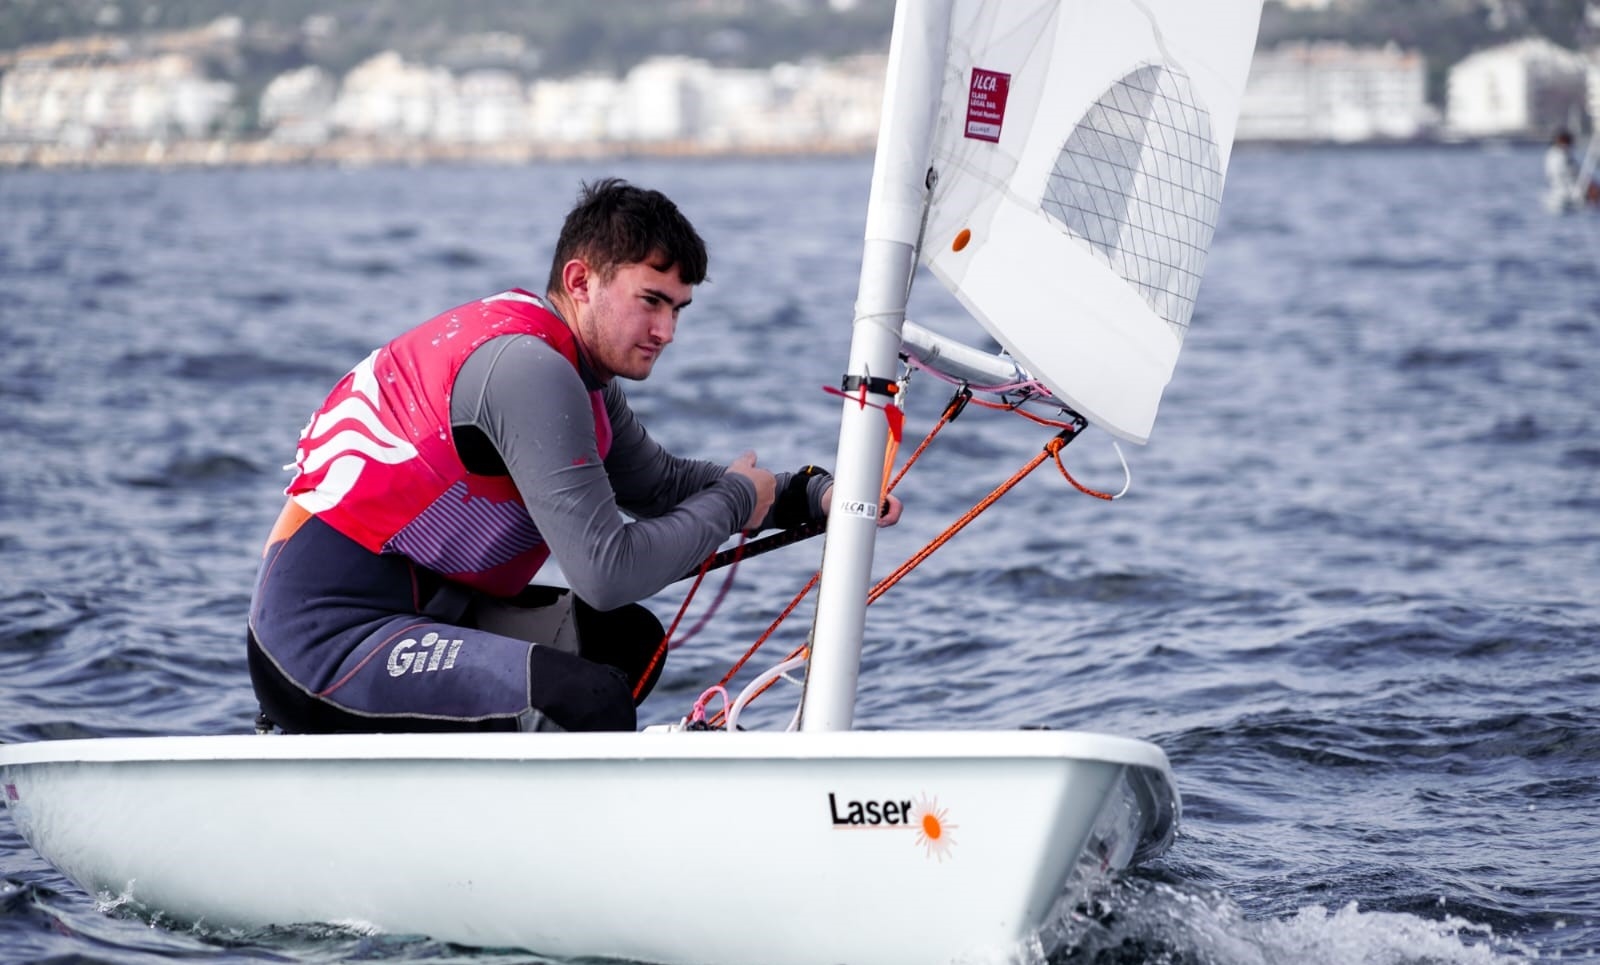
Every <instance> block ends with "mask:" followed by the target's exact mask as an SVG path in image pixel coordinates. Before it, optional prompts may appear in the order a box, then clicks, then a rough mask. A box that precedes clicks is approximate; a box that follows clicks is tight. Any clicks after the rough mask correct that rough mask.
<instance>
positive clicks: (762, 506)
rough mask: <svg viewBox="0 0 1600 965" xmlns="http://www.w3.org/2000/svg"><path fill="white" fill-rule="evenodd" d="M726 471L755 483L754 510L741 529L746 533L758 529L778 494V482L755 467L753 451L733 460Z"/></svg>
mask: <svg viewBox="0 0 1600 965" xmlns="http://www.w3.org/2000/svg"><path fill="white" fill-rule="evenodd" d="M728 471H729V472H731V473H734V474H735V475H739V476H743V477H745V478H746V479H748V480H750V481H751V482H752V483H755V487H756V508H755V510H754V511H753V512H752V513H751V514H750V519H749V520H748V521H747V522H746V523H745V524H744V526H743V527H742V528H743V529H744V530H746V531H749V530H754V529H757V528H759V527H760V526H761V523H762V521H763V520H765V519H766V518H767V513H768V512H770V511H771V509H772V500H773V499H774V498H775V497H776V496H777V494H778V480H777V479H776V478H775V477H774V476H773V475H772V473H770V472H767V471H766V470H765V469H762V468H761V467H759V466H757V465H756V454H755V452H753V451H751V452H746V453H745V454H744V455H742V456H740V457H739V458H737V459H735V460H734V461H733V464H732V465H730V466H729V467H728Z"/></svg>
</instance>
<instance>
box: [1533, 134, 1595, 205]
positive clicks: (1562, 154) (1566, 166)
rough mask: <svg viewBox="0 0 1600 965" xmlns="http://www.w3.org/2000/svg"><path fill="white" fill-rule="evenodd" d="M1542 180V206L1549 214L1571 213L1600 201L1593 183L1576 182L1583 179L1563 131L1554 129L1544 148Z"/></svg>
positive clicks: (1568, 135)
mask: <svg viewBox="0 0 1600 965" xmlns="http://www.w3.org/2000/svg"><path fill="white" fill-rule="evenodd" d="M1544 178H1545V207H1547V208H1549V209H1550V210H1551V211H1553V212H1557V213H1559V212H1562V211H1572V210H1575V209H1577V208H1579V207H1582V206H1583V205H1584V204H1586V203H1587V204H1593V203H1595V202H1596V201H1597V200H1600V198H1597V197H1596V195H1597V193H1600V192H1597V190H1596V187H1595V185H1594V184H1593V183H1589V184H1580V183H1579V182H1580V181H1581V180H1583V177H1582V174H1581V172H1580V170H1579V165H1578V161H1577V158H1575V157H1574V156H1573V153H1572V133H1571V132H1570V131H1568V130H1567V129H1566V128H1560V129H1558V130H1557V131H1556V132H1555V135H1554V136H1553V137H1552V138H1551V139H1550V146H1549V147H1548V148H1546V149H1545V152H1544Z"/></svg>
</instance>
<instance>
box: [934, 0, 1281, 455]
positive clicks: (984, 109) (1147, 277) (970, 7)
mask: <svg viewBox="0 0 1600 965" xmlns="http://www.w3.org/2000/svg"><path fill="white" fill-rule="evenodd" d="M1260 12H1261V3H1260V0H1052V2H1044V0H954V2H953V3H952V14H951V19H950V22H949V38H948V42H947V43H948V47H947V55H946V59H945V65H944V73H943V85H942V86H943V90H942V94H941V97H940V100H939V115H938V118H937V120H936V122H935V124H936V127H935V134H934V144H933V154H932V170H933V184H932V188H931V192H930V202H929V210H928V212H927V215H926V223H925V226H924V229H923V234H922V243H921V248H920V251H919V256H918V257H919V260H920V261H921V262H922V263H923V264H925V265H927V266H928V268H929V269H930V270H931V271H932V272H933V274H934V275H935V276H936V277H937V278H938V279H939V280H940V281H941V282H942V283H943V284H944V285H945V286H946V287H947V288H949V289H950V290H951V291H952V292H953V293H954V294H955V295H956V297H957V298H958V299H959V300H960V301H961V302H962V304H963V305H964V306H965V307H966V308H967V310H968V311H969V312H971V313H972V314H973V316H974V317H975V318H977V320H978V321H979V322H980V323H982V325H983V326H984V328H985V329H987V330H988V332H989V333H990V334H991V335H993V336H994V337H995V339H997V340H998V341H999V342H1000V344H1001V345H1003V346H1004V347H1005V349H1006V350H1007V351H1008V352H1010V353H1011V354H1012V355H1013V356H1014V357H1015V358H1016V359H1017V360H1018V361H1020V362H1021V363H1022V365H1023V366H1024V367H1025V368H1026V369H1027V370H1028V371H1029V372H1030V373H1031V374H1032V375H1033V376H1034V377H1035V378H1037V379H1038V380H1039V381H1040V382H1042V383H1043V384H1044V385H1045V386H1047V387H1048V388H1049V389H1050V391H1051V392H1052V393H1054V394H1055V395H1056V396H1057V397H1058V398H1060V399H1062V400H1064V401H1065V402H1066V403H1067V404H1069V405H1070V406H1072V408H1074V409H1076V410H1077V411H1078V412H1079V413H1081V414H1082V415H1084V416H1085V417H1086V418H1088V419H1089V421H1090V422H1091V423H1094V424H1096V425H1099V426H1101V427H1102V428H1105V429H1107V430H1108V431H1110V432H1112V433H1114V434H1115V435H1117V436H1120V437H1122V438H1125V439H1129V440H1132V441H1134V442H1141V443H1142V442H1144V441H1146V440H1147V439H1148V438H1149V435H1150V430H1151V427H1152V425H1153V424H1154V422H1155V416H1156V409H1157V406H1158V405H1159V403H1160V400H1161V393H1162V391H1163V390H1164V389H1165V387H1166V385H1167V382H1168V381H1169V380H1170V379H1171V377H1172V371H1173V368H1174V366H1175V365H1176V363H1177V359H1178V352H1179V350H1180V349H1181V348H1182V345H1183V339H1184V335H1185V334H1186V333H1187V331H1188V327H1189V320H1190V317H1191V315H1192V314H1193V311H1194V303H1195V297H1196V295H1197V293H1198V291H1199V286H1200V276H1201V274H1202V272H1203V270H1204V267H1205V259H1206V251H1207V249H1208V248H1209V247H1210V244H1211V237H1212V233H1213V230H1214V228H1215V227H1216V222H1217V212H1218V209H1219V206H1220V203H1221V198H1222V185H1223V178H1224V175H1225V173H1226V170H1227V166H1228V156H1229V154H1230V152H1231V149H1232V144H1233V132H1234V127H1235V124H1236V122H1237V119H1238V112H1239V103H1240V99H1241V95H1242V93H1243V90H1244V84H1245V78H1246V75H1247V74H1248V72H1249V66H1250V56H1251V53H1252V50H1253V49H1254V46H1255V36H1256V28H1257V25H1258V22H1259V19H1260Z"/></svg>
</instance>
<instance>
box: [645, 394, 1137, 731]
mask: <svg viewBox="0 0 1600 965" xmlns="http://www.w3.org/2000/svg"><path fill="white" fill-rule="evenodd" d="M964 401H966V400H962V399H961V398H960V396H959V395H958V396H957V398H954V399H951V401H950V404H949V405H947V406H945V410H944V413H943V414H942V415H941V416H940V417H939V421H938V422H937V423H935V424H934V426H933V428H932V429H930V430H928V434H927V436H926V437H924V438H923V440H922V442H921V444H919V445H918V446H917V448H916V450H915V451H913V452H912V453H911V456H910V457H909V458H908V459H907V460H906V463H905V465H904V466H902V467H901V469H900V472H899V473H898V474H897V475H896V476H895V477H894V478H893V479H892V480H890V479H889V478H888V477H889V470H890V468H891V467H892V466H893V463H894V456H895V450H896V449H897V448H898V446H899V439H898V438H896V437H895V436H896V434H895V433H891V438H890V441H889V444H888V452H887V454H886V457H885V460H884V478H885V480H887V481H886V483H885V485H884V487H883V492H884V495H885V496H887V495H888V493H889V492H890V491H891V490H893V489H894V487H896V486H898V485H899V484H900V480H902V479H904V478H905V475H906V472H907V471H908V470H909V469H910V468H911V466H912V464H914V463H915V462H916V461H917V459H919V458H920V457H921V456H922V454H923V452H924V451H926V450H927V448H928V445H929V444H930V443H931V442H933V438H934V436H936V435H938V433H939V431H940V430H941V429H943V428H944V427H945V426H946V425H948V424H949V423H950V422H951V421H952V420H953V419H954V418H955V417H956V416H957V415H959V414H960V411H961V407H962V405H963V404H964ZM970 401H978V402H979V404H980V405H984V406H986V407H988V408H997V409H1006V410H1009V411H1011V412H1015V413H1016V414H1018V415H1021V416H1023V417H1024V418H1027V419H1030V420H1032V421H1033V422H1037V423H1039V424H1041V425H1047V426H1053V427H1057V428H1063V429H1073V428H1075V427H1074V426H1073V425H1071V424H1069V423H1061V422H1053V421H1050V420H1047V419H1042V418H1040V417H1038V416H1035V415H1032V414H1031V413H1027V412H1023V411H1022V410H1021V409H1017V408H1015V407H1012V406H1004V405H996V404H994V403H987V402H982V401H980V400H970ZM1072 438H1073V436H1071V435H1068V434H1066V433H1063V434H1062V435H1058V436H1056V437H1054V438H1052V439H1051V440H1050V441H1049V442H1047V443H1045V446H1044V449H1043V451H1041V452H1040V453H1039V454H1038V455H1036V456H1034V457H1033V458H1032V459H1030V460H1028V462H1027V463H1026V464H1025V465H1023V467H1022V468H1021V469H1018V470H1017V471H1016V472H1015V473H1013V474H1012V476H1011V478H1010V479H1007V480H1006V481H1005V482H1003V483H1001V484H1000V485H999V486H997V487H995V488H994V490H993V491H991V492H990V493H989V495H987V496H985V497H984V498H983V499H981V500H979V501H978V503H977V504H976V505H974V506H973V507H972V508H971V509H969V510H967V512H965V513H963V514H962V516H961V517H960V518H959V519H957V520H956V521H955V522H953V523H951V524H950V525H949V526H948V527H946V528H945V530H944V532H942V533H940V534H939V535H938V536H936V537H934V538H933V540H931V541H930V542H929V543H928V544H927V545H926V546H924V547H923V548H922V549H920V550H918V551H917V552H916V553H914V554H912V556H911V557H910V558H909V559H907V560H906V561H905V562H904V563H901V564H900V565H899V566H898V567H896V568H895V570H894V572H892V573H890V574H889V575H888V576H886V577H884V578H883V579H882V580H879V581H878V583H877V585H875V586H874V587H873V588H872V590H871V592H869V593H868V594H867V605H868V606H870V605H872V604H873V603H876V602H877V601H878V599H879V598H880V597H882V596H883V595H884V594H885V593H887V592H888V591H889V590H890V588H892V587H893V586H894V585H895V584H896V583H899V582H900V581H901V580H902V579H904V578H905V577H906V575H907V574H909V573H910V572H911V571H912V570H914V569H916V568H917V566H919V565H920V564H921V563H922V562H923V561H924V560H926V559H927V558H928V557H929V556H932V555H933V553H934V552H935V551H936V550H938V549H939V548H940V547H941V546H943V545H944V544H946V543H948V542H949V541H950V540H951V539H952V538H954V537H955V535H956V534H957V533H959V532H961V531H962V530H963V529H965V528H966V527H967V525H968V524H969V523H971V522H972V521H973V520H974V519H977V518H978V516H979V515H980V514H981V513H983V511H984V510H986V509H988V508H989V507H990V506H993V505H994V504H995V503H996V502H998V501H999V499H1000V497H1002V496H1004V495H1005V494H1006V493H1008V492H1010V491H1011V490H1012V489H1013V488H1015V487H1016V485H1017V484H1018V483H1020V482H1022V480H1023V479H1025V478H1027V476H1028V474H1029V473H1031V472H1033V471H1034V470H1035V469H1037V468H1039V466H1040V465H1041V464H1042V463H1043V462H1044V461H1045V460H1046V459H1049V458H1051V457H1054V459H1055V461H1056V465H1057V466H1058V467H1059V468H1060V469H1061V474H1062V475H1063V476H1065V477H1066V479H1067V481H1068V482H1069V483H1071V484H1072V485H1073V486H1074V487H1076V488H1077V489H1078V490H1080V491H1082V492H1084V493H1087V494H1089V495H1091V496H1095V497H1097V498H1100V499H1111V498H1113V497H1111V496H1109V495H1107V494H1105V493H1101V492H1096V491H1095V490H1092V489H1088V488H1085V487H1084V486H1082V485H1080V484H1079V483H1078V481H1077V480H1075V479H1073V478H1072V476H1071V474H1069V473H1068V472H1067V468H1066V466H1065V464H1063V463H1062V461H1061V450H1062V449H1063V448H1065V447H1066V444H1067V443H1068V442H1069V441H1071V439H1072ZM701 575H702V576H704V573H702V574H701ZM821 575H822V574H821V573H820V571H819V572H818V573H814V574H812V576H811V579H810V580H809V581H808V582H807V583H806V585H805V586H804V587H803V588H802V589H801V590H800V592H799V593H798V594H796V595H795V597H794V599H793V600H791V601H789V605H788V606H787V607H785V608H784V610H783V612H782V613H780V614H778V617H777V619H775V620H773V621H772V624H771V625H770V626H768V627H767V629H766V632H764V633H762V634H761V637H760V638H759V639H757V640H756V642H755V643H754V644H752V645H751V646H750V649H748V650H746V651H745V653H744V656H742V657H740V658H739V660H738V661H737V662H736V663H734V665H733V667H732V668H731V669H729V670H728V672H727V673H726V674H724V675H723V677H722V680H721V681H719V682H718V686H724V687H725V686H727V684H728V682H729V681H731V680H732V679H733V678H734V676H735V675H736V674H738V672H739V670H740V669H741V668H743V667H744V665H745V664H746V663H748V662H749V660H750V658H751V657H753V656H754V655H755V652H756V651H757V650H759V649H760V648H761V647H762V645H763V644H765V643H766V642H767V640H768V639H770V638H771V637H772V634H773V633H774V632H775V631H776V630H777V629H778V626H779V625H780V624H782V623H783V621H784V620H786V619H788V617H789V614H791V613H793V612H794V610H795V608H796V607H798V606H799V605H800V601H801V600H803V599H804V598H805V596H806V594H808V593H810V592H811V589H812V588H813V587H815V586H816V584H817V580H818V578H819V577H820V576H821ZM698 582H699V581H698V580H696V585H698ZM689 592H690V594H691V595H693V593H694V591H693V589H691V590H690V591H689ZM685 605H687V604H685ZM679 616H680V617H681V616H682V614H681V612H680V614H679ZM673 626H674V627H676V626H677V621H676V620H675V621H673ZM667 636H668V637H669V638H670V637H671V636H672V634H671V632H670V631H669V632H668V634H667ZM663 645H664V642H663ZM805 650H806V646H805V645H801V646H799V647H796V648H795V649H794V650H793V651H792V652H791V653H790V654H789V656H788V657H786V658H785V659H786V660H787V659H792V658H793V657H796V656H798V655H799V654H801V653H802V652H804V651H805ZM777 682H778V678H773V679H772V680H769V681H767V683H766V684H765V685H763V686H762V688H761V689H760V690H758V691H757V692H756V693H755V694H754V695H752V696H751V701H754V700H755V698H756V697H759V696H761V695H762V694H764V693H766V692H767V690H769V689H770V688H771V687H772V686H773V685H774V684H776V683H777ZM726 716H727V710H726V708H724V709H723V710H722V711H720V712H718V714H717V715H716V716H715V717H713V718H712V719H711V725H712V726H718V725H719V724H721V723H722V721H723V720H725V719H726Z"/></svg>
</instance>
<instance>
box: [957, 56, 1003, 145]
mask: <svg viewBox="0 0 1600 965" xmlns="http://www.w3.org/2000/svg"><path fill="white" fill-rule="evenodd" d="M1010 91H1011V75H1010V74H1001V73H996V72H995V71H992V70H984V69H983V68H982V67H974V68H972V86H971V89H970V90H969V91H968V92H967V137H970V138H972V139H973V140H975V141H996V142H998V141H999V140H1000V125H1001V124H1003V123H1005V119H1006V94H1007V93H1009V92H1010Z"/></svg>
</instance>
